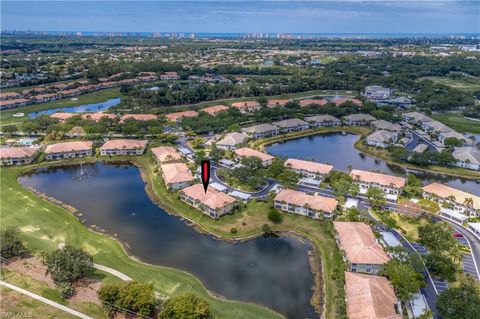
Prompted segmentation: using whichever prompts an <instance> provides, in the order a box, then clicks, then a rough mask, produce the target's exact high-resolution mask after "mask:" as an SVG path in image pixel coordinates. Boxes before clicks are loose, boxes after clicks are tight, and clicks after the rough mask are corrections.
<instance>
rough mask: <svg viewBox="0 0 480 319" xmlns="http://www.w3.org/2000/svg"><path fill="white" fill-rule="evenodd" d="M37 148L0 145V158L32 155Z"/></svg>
mask: <svg viewBox="0 0 480 319" xmlns="http://www.w3.org/2000/svg"><path fill="white" fill-rule="evenodd" d="M39 149H40V148H39V147H2V148H0V158H25V157H32V156H33V155H35V153H36V152H37V151H38V150H39Z"/></svg>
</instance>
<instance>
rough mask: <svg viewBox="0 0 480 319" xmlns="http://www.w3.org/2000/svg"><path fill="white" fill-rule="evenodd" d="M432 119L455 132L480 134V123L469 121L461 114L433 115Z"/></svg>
mask: <svg viewBox="0 0 480 319" xmlns="http://www.w3.org/2000/svg"><path fill="white" fill-rule="evenodd" d="M432 117H433V118H434V119H435V120H437V121H439V122H442V123H443V124H445V125H447V126H449V127H451V128H453V129H454V130H456V131H459V132H468V133H474V134H480V121H474V120H470V119H468V118H466V117H465V116H463V115H461V114H456V113H435V114H432ZM477 142H478V141H477Z"/></svg>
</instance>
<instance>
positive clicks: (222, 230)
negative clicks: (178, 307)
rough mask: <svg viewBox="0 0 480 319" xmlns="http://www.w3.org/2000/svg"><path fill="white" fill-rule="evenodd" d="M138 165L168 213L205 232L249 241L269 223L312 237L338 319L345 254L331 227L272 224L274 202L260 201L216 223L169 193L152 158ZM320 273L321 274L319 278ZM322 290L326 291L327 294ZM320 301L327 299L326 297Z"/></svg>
mask: <svg viewBox="0 0 480 319" xmlns="http://www.w3.org/2000/svg"><path fill="white" fill-rule="evenodd" d="M135 162H136V163H137V165H139V166H141V167H142V168H143V173H144V174H145V176H148V178H150V181H151V184H150V185H148V186H147V191H148V192H149V194H150V195H151V197H152V198H153V199H154V201H156V202H157V203H159V204H160V206H162V207H163V208H165V209H166V210H167V211H168V212H170V213H173V214H177V215H179V216H182V217H185V218H188V219H190V220H191V221H194V223H195V224H196V225H197V227H200V228H201V230H202V231H206V232H208V233H210V234H213V235H215V236H218V237H221V238H226V239H232V240H233V239H246V238H251V237H255V236H258V235H260V234H262V226H263V225H264V224H269V225H270V226H271V227H272V229H273V230H276V231H282V232H293V233H295V234H297V235H300V236H302V237H305V238H308V239H309V240H310V241H311V242H312V243H313V247H314V249H315V253H316V255H317V256H320V258H321V263H322V270H323V278H320V279H319V278H317V279H316V281H317V287H316V288H317V291H316V294H319V293H322V294H324V296H325V298H324V300H325V305H324V311H325V318H336V317H337V315H336V314H337V311H339V310H338V309H339V308H341V307H342V304H343V303H344V299H343V298H344V296H343V292H342V291H339V290H338V286H337V285H336V282H335V280H333V279H332V278H334V277H335V276H336V275H335V274H337V276H338V273H341V274H343V272H342V269H343V268H342V258H341V255H340V253H339V251H338V249H337V246H336V244H335V240H334V239H333V236H332V235H331V233H330V229H329V227H330V225H328V224H326V223H322V222H319V221H317V220H312V219H310V218H306V217H302V216H298V215H295V214H285V213H283V214H282V215H283V222H282V223H281V224H272V223H271V222H270V221H269V220H268V216H267V214H268V212H269V210H270V208H271V207H272V202H271V201H268V202H257V201H255V200H252V201H250V202H249V203H248V204H247V205H246V206H245V207H243V208H242V209H241V210H240V211H239V212H236V213H235V214H233V215H227V216H224V217H222V218H220V220H218V221H215V220H213V219H211V218H210V217H208V216H206V215H204V214H202V213H200V212H198V211H197V210H195V209H193V208H192V207H190V206H188V205H187V204H185V203H183V202H180V201H179V200H178V195H177V194H176V193H170V192H168V191H167V189H166V188H165V185H164V183H163V181H162V179H161V178H160V177H159V174H155V172H154V170H155V164H154V163H153V161H152V160H151V159H149V158H146V157H141V158H138V159H137V160H136V161H135ZM232 228H235V229H236V230H237V232H236V233H235V234H232V233H231V229H232ZM305 271H308V270H305ZM320 274H321V273H318V275H320ZM319 281H320V282H319ZM318 285H323V287H318ZM319 288H320V289H319ZM322 288H323V289H322ZM319 290H323V292H321V291H319ZM314 297H318V296H314ZM320 299H323V296H322V298H320ZM317 306H318V305H317Z"/></svg>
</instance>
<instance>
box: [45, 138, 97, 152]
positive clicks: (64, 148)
mask: <svg viewBox="0 0 480 319" xmlns="http://www.w3.org/2000/svg"><path fill="white" fill-rule="evenodd" d="M92 145H93V143H92V142H90V141H74V142H64V143H56V144H51V145H48V146H47V148H46V149H45V153H47V154H50V153H68V152H77V151H84V150H90V149H92Z"/></svg>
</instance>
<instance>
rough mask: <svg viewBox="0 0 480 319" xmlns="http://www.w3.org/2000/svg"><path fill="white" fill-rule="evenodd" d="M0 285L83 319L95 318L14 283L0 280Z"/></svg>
mask: <svg viewBox="0 0 480 319" xmlns="http://www.w3.org/2000/svg"><path fill="white" fill-rule="evenodd" d="M0 285H2V286H5V287H7V288H10V289H12V290H15V291H16V292H19V293H21V294H23V295H26V296H28V297H30V298H33V299H36V300H38V301H41V302H43V303H46V304H47V305H50V306H52V307H55V308H58V309H60V310H63V311H65V312H68V313H69V314H71V315H74V316H76V317H78V318H82V319H94V318H92V317H90V316H87V315H85V314H83V313H81V312H78V311H76V310H73V309H71V308H68V307H66V306H64V305H61V304H59V303H56V302H54V301H51V300H49V299H47V298H44V297H42V296H39V295H37V294H34V293H33V292H30V291H28V290H25V289H22V288H20V287H17V286H14V285H12V284H10V283H8V282H5V281H3V280H0Z"/></svg>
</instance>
